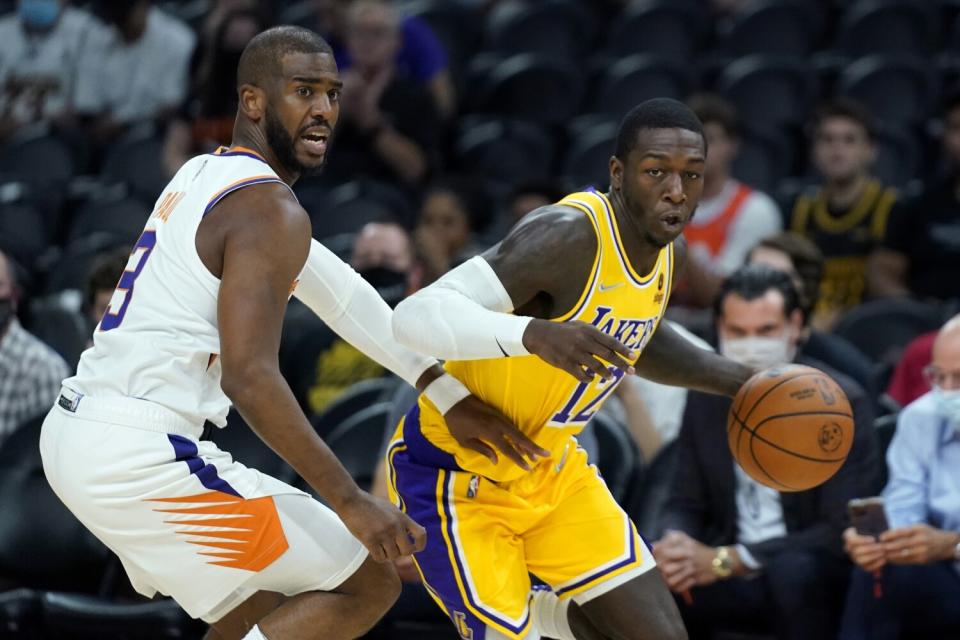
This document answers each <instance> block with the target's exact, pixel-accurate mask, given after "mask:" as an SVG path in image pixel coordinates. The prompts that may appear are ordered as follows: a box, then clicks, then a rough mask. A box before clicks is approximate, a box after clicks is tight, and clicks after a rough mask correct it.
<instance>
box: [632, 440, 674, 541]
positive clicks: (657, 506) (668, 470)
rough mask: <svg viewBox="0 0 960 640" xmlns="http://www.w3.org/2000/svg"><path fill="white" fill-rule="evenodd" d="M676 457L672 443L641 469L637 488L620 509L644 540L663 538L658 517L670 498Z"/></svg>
mask: <svg viewBox="0 0 960 640" xmlns="http://www.w3.org/2000/svg"><path fill="white" fill-rule="evenodd" d="M676 458H677V443H676V441H672V442H670V443H668V444H667V445H666V446H664V447H663V449H661V450H660V451H659V452H658V453H657V455H655V456H654V457H653V460H651V461H650V463H649V464H648V465H647V466H646V467H645V468H644V470H643V475H642V477H641V478H640V480H639V481H638V482H637V487H636V488H635V490H634V491H633V493H632V495H631V498H630V500H629V501H628V502H627V503H626V504H625V506H624V509H625V510H626V512H627V513H628V514H629V515H630V517H631V518H632V519H633V522H634V524H636V525H637V530H638V531H639V532H640V533H641V535H643V537H644V538H646V539H647V540H659V539H660V537H661V536H662V535H663V530H662V526H663V525H662V524H661V514H662V513H663V509H664V507H665V506H666V504H667V499H668V498H669V496H670V483H671V482H672V481H673V467H674V465H675V464H676Z"/></svg>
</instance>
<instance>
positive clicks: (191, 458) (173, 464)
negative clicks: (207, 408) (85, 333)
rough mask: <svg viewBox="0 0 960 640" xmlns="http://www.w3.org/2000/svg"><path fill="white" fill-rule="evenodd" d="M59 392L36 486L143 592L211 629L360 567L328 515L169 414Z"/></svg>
mask: <svg viewBox="0 0 960 640" xmlns="http://www.w3.org/2000/svg"><path fill="white" fill-rule="evenodd" d="M64 393H65V395H64V396H62V397H61V401H60V402H59V403H58V404H57V405H56V406H54V407H53V409H51V411H50V413H49V414H48V415H47V418H46V420H45V421H44V423H43V430H42V432H41V436H40V452H41V455H42V456H43V468H44V471H45V473H46V476H47V480H48V481H49V483H50V486H51V487H53V490H54V491H55V492H56V494H57V495H58V496H59V497H60V499H61V500H63V502H64V504H66V505H67V507H68V508H69V509H70V511H72V512H73V514H74V515H75V516H76V517H77V518H78V519H79V520H80V521H81V522H82V523H83V524H84V525H85V526H86V527H87V528H88V529H90V531H91V532H93V534H94V535H96V536H97V537H98V538H99V539H100V540H101V541H102V542H103V543H104V544H105V545H106V546H107V547H109V548H110V549H111V550H112V551H113V552H114V553H116V554H117V556H119V557H120V560H121V561H122V563H123V566H124V568H125V569H126V572H127V575H128V576H129V577H130V582H131V583H132V584H133V587H134V588H135V589H136V590H137V591H138V592H140V593H142V594H143V595H145V596H147V597H153V595H154V594H155V593H156V592H160V593H162V594H165V595H169V596H172V597H173V598H174V599H175V600H176V601H177V602H178V603H179V604H180V606H182V607H183V608H184V610H185V611H186V612H187V613H188V614H189V615H190V616H192V617H194V618H201V619H203V620H204V621H206V622H208V623H212V622H216V621H217V620H219V619H220V618H221V617H223V616H224V615H226V614H227V613H229V612H230V611H231V610H232V609H233V608H235V607H236V606H237V605H239V604H240V603H242V602H243V601H244V600H246V599H247V598H249V597H250V596H251V595H253V594H254V593H255V592H256V591H259V590H266V591H276V592H279V593H283V594H286V595H294V594H297V593H303V592H305V591H329V590H331V589H334V588H335V587H337V586H338V585H340V584H341V583H342V582H344V581H345V580H346V579H347V578H349V577H350V576H351V575H353V573H354V572H355V571H356V570H357V569H358V568H359V567H360V565H361V564H362V563H363V561H364V560H365V559H366V557H367V550H366V548H364V547H363V545H361V544H360V542H359V541H358V540H357V539H356V538H354V537H353V536H352V535H351V534H350V532H349V531H348V530H347V528H346V526H344V524H343V522H342V521H341V520H340V519H339V518H338V517H337V515H336V514H335V513H334V512H333V511H331V510H330V509H328V508H327V507H325V506H324V505H322V504H320V503H319V502H317V501H316V500H314V499H313V498H312V497H311V496H309V495H308V494H306V493H304V492H302V491H300V490H298V489H295V488H294V487H291V486H289V485H287V484H285V483H283V482H281V481H279V480H277V479H276V478H273V477H271V476H268V475H266V474H263V473H260V472H259V471H257V470H256V469H250V468H248V467H246V466H244V465H243V464H241V463H239V462H237V461H235V460H233V458H232V457H231V456H230V454H229V453H227V452H226V451H221V450H220V449H218V448H217V446H216V445H215V444H214V443H212V442H209V441H200V440H199V439H198V437H197V434H198V433H199V432H200V429H199V428H198V427H196V426H194V425H191V424H189V423H186V421H185V420H183V419H182V418H180V417H179V416H178V415H177V414H175V413H173V412H171V411H168V410H166V409H165V408H163V407H160V406H159V405H156V404H154V403H150V402H146V401H143V400H134V399H130V398H119V399H112V398H111V399H103V398H92V397H77V396H76V395H75V394H74V395H70V392H69V390H65V392H64ZM264 446H266V445H264Z"/></svg>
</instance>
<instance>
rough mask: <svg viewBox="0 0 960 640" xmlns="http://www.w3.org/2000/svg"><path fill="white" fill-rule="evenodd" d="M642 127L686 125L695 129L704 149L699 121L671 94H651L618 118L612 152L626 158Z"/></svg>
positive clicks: (679, 126)
mask: <svg viewBox="0 0 960 640" xmlns="http://www.w3.org/2000/svg"><path fill="white" fill-rule="evenodd" d="M644 129H686V130H687V131H693V132H694V133H699V134H700V137H701V138H703V146H704V150H706V146H707V139H706V137H704V135H703V124H702V123H701V122H700V120H699V119H698V118H697V114H695V113H694V112H693V111H692V110H691V109H690V107H688V106H687V105H685V104H683V103H682V102H679V101H677V100H673V99H671V98H653V99H652V100H647V101H646V102H641V103H640V104H638V105H637V106H635V107H634V108H633V109H631V110H630V111H629V113H627V115H625V116H624V117H623V120H621V121H620V128H619V129H618V130H617V142H616V147H615V149H614V152H613V153H614V155H616V156H617V157H618V158H620V160H626V158H627V156H628V155H629V154H630V152H631V151H632V150H633V149H634V148H635V147H636V146H637V137H638V134H639V133H640V131H642V130H644Z"/></svg>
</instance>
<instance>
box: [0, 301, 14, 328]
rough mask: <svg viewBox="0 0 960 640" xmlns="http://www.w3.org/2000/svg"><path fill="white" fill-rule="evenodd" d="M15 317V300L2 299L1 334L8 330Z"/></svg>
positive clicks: (0, 313) (0, 308) (0, 303)
mask: <svg viewBox="0 0 960 640" xmlns="http://www.w3.org/2000/svg"><path fill="white" fill-rule="evenodd" d="M13 316H14V311H13V298H0V332H3V331H4V330H5V329H6V328H7V325H9V324H10V321H11V320H12V319H13Z"/></svg>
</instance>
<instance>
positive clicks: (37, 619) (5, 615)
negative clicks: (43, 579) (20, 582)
mask: <svg viewBox="0 0 960 640" xmlns="http://www.w3.org/2000/svg"><path fill="white" fill-rule="evenodd" d="M0 637H2V638H9V639H10V640H42V639H43V638H44V637H45V634H44V633H43V592H42V591H36V590H34V589H27V588H24V587H21V588H19V589H9V590H6V591H0Z"/></svg>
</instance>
